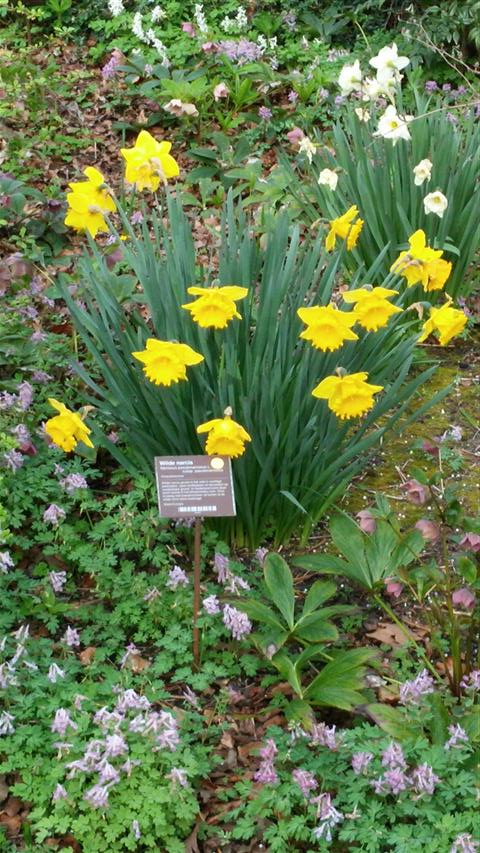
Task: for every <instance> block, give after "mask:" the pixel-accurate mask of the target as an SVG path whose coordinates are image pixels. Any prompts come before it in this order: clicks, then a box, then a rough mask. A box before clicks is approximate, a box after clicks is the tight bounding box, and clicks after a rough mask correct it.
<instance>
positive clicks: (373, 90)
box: [362, 77, 384, 101]
mask: <svg viewBox="0 0 480 853" xmlns="http://www.w3.org/2000/svg"><path fill="white" fill-rule="evenodd" d="M383 94H384V91H383V88H382V86H381V85H380V83H379V82H378V80H376V79H375V78H374V77H366V78H365V80H364V82H363V86H362V100H363V101H375V100H376V99H377V98H379V97H380V95H383Z"/></svg>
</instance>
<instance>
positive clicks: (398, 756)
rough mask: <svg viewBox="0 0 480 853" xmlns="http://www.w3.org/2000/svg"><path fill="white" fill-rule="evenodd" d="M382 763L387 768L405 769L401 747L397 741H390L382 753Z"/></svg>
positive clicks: (405, 764)
mask: <svg viewBox="0 0 480 853" xmlns="http://www.w3.org/2000/svg"><path fill="white" fill-rule="evenodd" d="M382 765H383V767H388V768H389V770H395V769H398V770H405V769H406V767H407V763H406V761H405V756H404V754H403V749H402V747H401V746H400V744H399V743H395V742H394V741H392V743H391V744H390V746H388V747H387V749H385V750H384V751H383V753H382Z"/></svg>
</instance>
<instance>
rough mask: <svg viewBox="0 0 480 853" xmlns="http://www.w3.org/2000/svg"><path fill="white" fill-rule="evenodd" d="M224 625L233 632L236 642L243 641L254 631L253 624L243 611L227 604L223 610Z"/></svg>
mask: <svg viewBox="0 0 480 853" xmlns="http://www.w3.org/2000/svg"><path fill="white" fill-rule="evenodd" d="M223 624H224V625H225V627H226V628H228V630H229V631H231V634H232V637H233V638H234V640H241V639H243V637H244V636H245V635H246V634H249V633H250V631H251V630H252V623H251V622H250V619H249V618H248V616H247V615H246V613H242V611H241V610H237V608H236V607H231V606H230V605H229V604H226V605H225V607H224V608H223Z"/></svg>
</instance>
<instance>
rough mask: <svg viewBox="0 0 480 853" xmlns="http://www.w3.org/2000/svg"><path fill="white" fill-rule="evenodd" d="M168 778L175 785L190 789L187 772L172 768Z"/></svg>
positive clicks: (167, 775)
mask: <svg viewBox="0 0 480 853" xmlns="http://www.w3.org/2000/svg"><path fill="white" fill-rule="evenodd" d="M166 778H167V779H170V781H171V782H172V783H173V785H174V786H175V785H180V786H181V787H182V788H187V787H188V779H187V772H186V770H182V769H181V768H180V767H172V769H171V770H170V773H167V774H166Z"/></svg>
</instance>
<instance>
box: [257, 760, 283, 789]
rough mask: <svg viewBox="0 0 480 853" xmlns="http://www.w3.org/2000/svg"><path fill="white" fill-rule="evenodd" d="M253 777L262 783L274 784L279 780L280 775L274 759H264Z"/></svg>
mask: <svg viewBox="0 0 480 853" xmlns="http://www.w3.org/2000/svg"><path fill="white" fill-rule="evenodd" d="M253 779H254V781H255V782H259V783H260V784H261V785H274V784H275V782H278V775H277V771H276V770H275V767H274V765H273V762H272V761H262V763H261V764H260V767H259V768H258V770H257V771H256V773H254V775H253Z"/></svg>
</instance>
